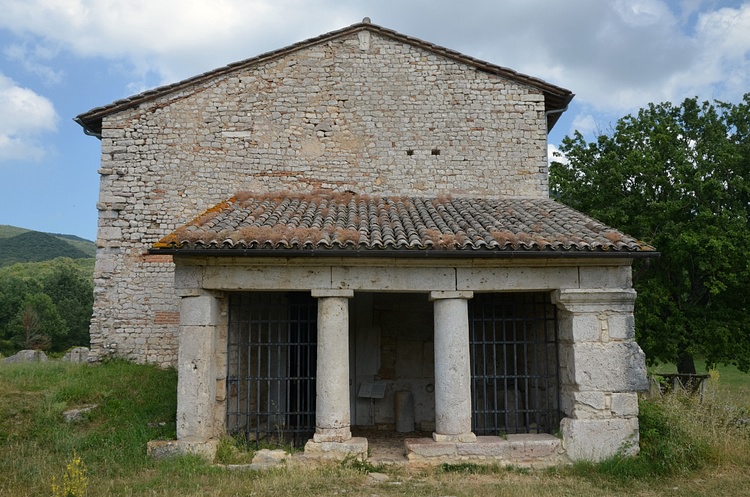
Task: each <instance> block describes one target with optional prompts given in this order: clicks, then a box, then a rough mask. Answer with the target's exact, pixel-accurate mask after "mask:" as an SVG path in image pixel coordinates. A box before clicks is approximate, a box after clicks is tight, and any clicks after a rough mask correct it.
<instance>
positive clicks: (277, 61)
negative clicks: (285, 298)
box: [78, 21, 653, 465]
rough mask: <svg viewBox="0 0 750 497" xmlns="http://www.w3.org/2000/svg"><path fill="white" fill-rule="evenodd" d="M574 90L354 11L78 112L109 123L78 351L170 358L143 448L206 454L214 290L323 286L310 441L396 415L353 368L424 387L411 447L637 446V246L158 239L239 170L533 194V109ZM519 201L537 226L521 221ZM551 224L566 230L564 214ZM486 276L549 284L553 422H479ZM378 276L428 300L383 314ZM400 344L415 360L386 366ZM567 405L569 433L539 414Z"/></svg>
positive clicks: (486, 454) (213, 400) (493, 288)
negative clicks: (480, 313) (85, 343)
mask: <svg viewBox="0 0 750 497" xmlns="http://www.w3.org/2000/svg"><path fill="white" fill-rule="evenodd" d="M570 98H572V94H571V93H570V92H568V91H567V90H564V89H561V88H557V87H554V86H552V85H549V84H547V83H544V82H543V81H540V80H535V79H534V78H531V77H528V76H524V75H520V74H517V73H514V72H513V71H511V70H507V69H504V68H500V67H498V66H492V65H491V64H488V63H484V62H482V61H477V60H475V59H472V58H470V57H467V56H463V55H461V54H458V53H456V52H452V51H450V50H447V49H443V48H441V47H436V46H434V45H431V44H429V43H427V42H423V41H421V40H416V39H413V38H409V37H405V36H403V35H399V34H398V33H395V32H392V31H389V30H386V29H384V28H380V27H378V26H375V25H371V24H370V23H369V21H366V22H363V23H361V24H356V25H353V26H351V27H349V28H344V29H342V30H339V31H335V32H332V33H329V34H327V35H322V36H321V37H318V38H315V39H312V40H307V41H305V42H301V43H298V44H296V45H293V46H291V47H287V48H284V49H280V50H278V51H276V52H272V53H269V54H264V55H261V56H258V57H256V58H254V59H249V60H248V61H244V62H240V63H237V64H233V65H231V66H226V67H225V68H221V69H219V70H216V71H212V72H211V73H206V74H204V75H200V76H196V77H195V78H192V79H190V80H186V81H184V82H180V83H177V84H175V85H172V86H170V87H164V88H161V89H157V90H153V91H152V92H147V93H145V94H142V95H140V96H135V97H132V98H131V99H127V100H123V101H119V102H115V103H114V104H112V105H111V106H109V107H103V108H100V109H94V110H92V111H90V112H89V113H87V114H83V115H81V116H79V118H78V119H79V122H80V123H81V124H82V125H83V126H84V128H85V129H87V130H88V131H89V132H93V133H95V134H99V132H100V134H101V140H102V161H101V168H100V170H99V173H100V175H101V187H100V198H99V202H98V204H97V208H98V210H99V230H98V237H97V246H98V251H97V260H96V267H95V304H94V316H93V319H92V324H91V346H92V350H91V356H90V360H97V359H101V358H103V357H105V356H108V355H112V356H118V357H123V358H126V359H130V360H134V361H138V362H146V363H153V364H158V365H160V366H163V367H169V366H176V367H177V368H178V372H179V383H178V407H177V437H178V441H177V442H160V443H158V444H152V446H151V447H150V449H149V450H151V451H152V452H154V453H165V454H170V453H176V452H184V451H187V452H194V453H199V454H202V455H205V456H207V457H209V458H210V457H211V456H212V455H213V453H214V452H215V448H216V444H217V441H218V439H219V438H220V437H221V436H222V435H223V434H224V433H226V432H227V430H228V427H227V423H228V421H227V417H228V414H227V413H228V412H229V411H228V407H227V406H228V404H229V403H230V400H231V398H232V397H231V391H230V390H229V389H228V388H229V387H228V382H229V379H230V376H231V375H230V373H229V372H228V370H229V369H231V367H230V366H231V364H232V361H230V360H229V357H228V348H229V347H228V344H229V338H228V337H229V332H228V328H229V317H228V316H229V314H230V311H231V307H230V306H229V303H228V300H229V298H228V297H229V296H230V295H231V292H238V291H239V292H266V291H268V292H302V293H307V295H308V296H311V297H312V298H315V299H316V300H317V303H316V305H317V309H318V314H317V329H316V337H317V345H316V346H317V350H316V357H317V361H318V362H317V371H316V373H315V377H316V381H317V383H316V386H315V392H314V393H315V397H314V398H315V400H316V404H315V416H314V424H315V426H314V429H315V432H314V435H312V437H311V438H310V439H309V440H308V441H307V445H306V449H305V453H306V455H310V456H314V457H318V458H321V459H328V458H340V457H347V455H354V456H355V457H359V458H365V457H366V454H367V447H368V446H367V439H366V438H361V437H356V436H352V431H351V427H352V425H355V426H356V425H360V426H361V425H364V424H366V423H368V422H370V423H371V424H372V425H375V423H376V420H377V419H379V420H381V421H383V420H390V421H393V416H391V417H390V418H389V417H388V416H386V415H383V414H381V413H380V411H376V410H375V407H374V403H375V401H374V400H372V398H368V399H366V400H362V399H357V393H356V388H357V386H358V385H357V377H358V376H357V375H361V376H362V377H366V378H367V380H368V381H369V380H372V381H375V380H376V379H377V381H379V382H386V383H388V382H391V381H394V382H393V383H392V384H391V383H389V385H390V386H391V387H393V388H395V387H398V391H401V392H403V391H404V390H405V389H411V392H416V391H419V397H418V400H419V402H418V404H417V406H418V410H417V414H420V416H421V417H420V421H421V422H422V423H424V426H428V425H429V424H430V423H432V425H433V427H434V432H433V436H432V438H420V439H412V440H411V441H409V442H408V443H407V446H406V448H407V450H409V451H410V452H409V454H410V458H411V459H412V460H414V461H417V462H427V461H432V462H440V461H445V460H458V461H463V460H480V461H500V462H502V461H504V462H505V463H513V464H516V463H523V464H526V463H530V464H531V462H533V461H537V462H539V464H541V465H548V464H557V463H559V462H562V461H567V460H601V459H603V458H606V457H609V456H611V455H614V454H615V453H618V452H621V453H625V454H629V453H634V452H635V451H637V448H638V418H637V414H638V403H637V392H638V391H640V390H643V389H645V387H646V386H647V385H646V376H645V361H644V357H643V353H642V351H641V349H640V348H639V347H638V345H637V344H636V343H635V341H634V321H633V305H634V300H635V292H634V291H633V290H632V280H631V270H630V264H631V263H632V257H635V256H634V255H633V252H630V251H628V250H623V251H620V250H619V249H618V248H614V249H612V250H608V249H607V250H597V249H591V248H590V247H588V248H584V249H580V250H578V249H570V250H568V249H567V248H566V249H565V250H553V249H547V248H541V249H539V250H528V251H526V252H524V251H523V250H516V251H506V252H505V253H500V252H502V251H497V253H495V252H493V253H488V250H474V251H472V250H465V251H458V250H456V251H453V253H449V252H450V250H447V251H446V252H444V253H443V254H445V255H443V254H440V253H438V254H436V253H435V251H434V250H433V251H432V252H431V253H429V254H428V253H427V252H428V251H427V250H423V251H421V252H419V251H415V250H411V253H410V254H409V255H410V256H411V258H402V257H400V256H402V255H404V253H405V252H408V251H406V250H404V251H400V252H399V251H398V250H392V251H380V252H379V251H377V250H370V251H368V250H362V251H361V252H362V253H361V254H360V253H359V252H358V250H349V251H346V250H343V249H342V250H340V252H335V251H333V252H329V253H327V254H325V256H321V255H317V254H318V252H315V253H313V252H312V251H308V252H307V253H304V254H303V253H302V252H304V251H300V250H298V251H297V254H296V255H299V256H300V257H294V256H290V255H289V254H290V253H292V251H291V249H290V250H289V251H287V252H286V253H282V252H281V251H279V252H276V251H274V252H269V251H268V250H265V249H264V250H265V252H264V253H262V254H261V252H263V251H255V252H253V250H251V249H247V250H236V251H234V252H229V251H227V250H224V249H221V248H218V249H215V250H213V251H205V252H203V253H201V251H200V250H183V251H182V252H181V251H180V250H181V248H180V247H178V248H174V247H172V248H165V249H164V250H162V249H161V247H156V248H155V247H154V246H155V244H156V243H157V242H158V241H160V240H162V239H163V238H164V237H165V236H167V235H169V234H170V233H173V232H174V231H175V230H176V229H177V228H179V227H181V226H183V225H185V224H186V223H188V222H190V221H191V220H193V219H195V218H196V217H197V216H199V215H201V214H204V213H205V214H206V215H207V218H204V219H215V217H216V216H217V212H218V211H217V209H214V207H215V206H217V205H219V204H221V203H222V202H224V201H225V200H226V199H228V198H229V197H231V196H232V195H234V194H235V193H237V192H240V191H252V192H256V193H260V194H263V193H268V194H272V193H278V194H279V195H281V196H283V198H284V199H285V200H286V199H288V198H289V197H290V196H291V194H297V193H320V192H325V193H345V192H349V193H355V194H358V195H363V196H367V195H373V196H388V195H393V196H414V197H434V198H440V197H443V198H445V197H454V196H455V197H469V198H474V199H487V198H492V199H499V198H507V197H515V198H527V199H533V200H535V201H538V200H539V199H545V198H546V197H547V196H548V179H547V174H548V171H547V141H546V140H547V131H548V129H547V126H548V120H549V119H550V117H549V116H550V112H552V113H559V112H562V111H563V110H564V109H565V105H566V104H567V102H568V101H569V100H570ZM503 212H504V213H503V214H502V216H504V217H509V216H508V215H506V212H507V211H503ZM549 213H550V210H545V211H544V212H543V213H542V214H541V215H542V216H544V215H547V214H549ZM211 216H213V217H211ZM519 217H523V216H519ZM567 220H569V218H566V221H567ZM523 222H525V223H526V224H525V225H524V226H525V229H526V230H527V231H533V229H534V228H533V227H531V224H533V223H535V222H536V221H534V220H532V221H529V220H528V219H526V220H524V221H523ZM457 223H458V222H456V224H457ZM592 223H593V221H592ZM521 224H523V223H521ZM222 226H224V225H222ZM520 230H521V231H523V230H524V228H521V229H520ZM224 231H226V230H224ZM560 231H563V232H565V233H561V236H565V237H567V235H571V237H573V238H575V237H576V236H577V235H578V233H568V231H571V229H570V228H569V225H566V227H562V228H560ZM579 231H581V230H579ZM222 233H224V232H222ZM517 235H519V236H524V235H526V236H528V232H523V233H521V232H519V233H517ZM217 236H224V235H223V234H217ZM514 236H515V235H514ZM610 241H611V240H610ZM613 243H614V242H613ZM647 250H653V248H650V247H649V248H648V249H647ZM633 251H636V249H633ZM396 252H398V254H396ZM415 252H419V253H418V254H417V255H419V256H422V255H424V256H427V255H430V257H429V258H426V257H422V258H417V257H415V256H414V254H415ZM531 252H534V253H531ZM613 252H615V253H613ZM259 254H260V255H259ZM352 254H354V255H357V256H358V257H353V256H352ZM389 254H390V255H389ZM301 255H305V256H306V257H301ZM309 255H314V257H308V256H309ZM638 255H642V254H638ZM482 292H491V293H511V292H519V293H522V292H526V293H532V292H535V293H540V294H543V295H544V297H545V299H548V300H547V303H548V305H550V306H551V305H553V304H554V305H555V306H556V310H557V315H556V316H557V317H556V319H557V320H556V321H555V322H556V323H557V324H556V325H554V326H553V328H559V330H557V331H556V333H557V340H556V342H553V344H554V345H553V347H554V353H553V354H551V356H550V357H552V356H554V361H555V364H556V361H559V365H558V370H559V381H558V380H557V378H558V376H555V380H554V383H553V385H554V388H548V391H549V392H554V397H553V398H552V397H551V398H550V400H548V401H546V402H547V404H548V405H551V406H553V409H554V426H552V427H551V428H550V427H549V426H547V427H545V428H544V431H546V433H539V431H542V430H539V429H537V428H538V426H536V425H534V426H532V424H533V423H530V424H529V425H528V426H527V428H528V430H527V431H526V432H523V433H519V434H512V435H509V436H508V437H507V438H503V436H502V433H498V432H499V431H501V430H499V425H497V426H496V427H495V428H493V430H495V431H496V432H495V433H492V434H491V435H492V436H488V435H487V434H482V435H480V436H477V434H476V433H474V432H473V431H472V429H474V430H477V427H476V426H472V422H473V421H472V409H473V407H474V406H472V402H474V401H473V399H472V388H473V386H472V378H473V377H472V372H471V362H472V359H471V358H470V350H471V349H470V341H469V335H470V322H469V311H468V310H469V301H470V300H471V299H473V298H475V296H476V295H477V294H478V293H482ZM387 293H390V294H391V297H392V298H394V299H399V298H401V299H403V300H406V299H404V298H403V297H399V294H401V295H406V294H410V295H414V294H419V295H420V298H424V303H425V305H427V304H429V307H419V309H427V310H428V312H426V313H425V314H426V315H431V316H433V318H434V322H433V323H430V324H429V325H426V326H420V327H418V328H413V329H409V328H405V327H403V326H402V327H400V326H399V325H403V324H404V323H395V324H394V323H392V322H390V321H388V320H381V319H379V316H380V313H381V312H389V310H392V309H393V308H394V307H393V305H392V304H389V301H388V300H387V299H381V298H380V297H378V298H376V296H378V295H382V294H387ZM550 296H551V300H549V299H550ZM428 299H429V300H428ZM410 302H412V303H413V302H417V300H410ZM550 302H551V303H550ZM383 304H387V305H385V306H384V307H383ZM377 305H380V306H381V307H377ZM376 307H377V308H376ZM391 321H392V320H391ZM381 327H386V328H389V329H385V330H381ZM405 330H406V331H408V333H404V331H405ZM399 333H400V334H401V335H400V337H401V338H403V340H402V341H401V342H399V341H398V340H396V337H397V336H398V334H399ZM246 335H247V336H249V335H250V332H249V331H248V332H246ZM352 338H356V339H358V340H361V341H360V342H358V341H356V340H355V341H353V340H352ZM398 343H401V345H402V346H403V347H404V348H403V350H402V351H400V352H396V351H395V350H396V349H395V347H396V345H395V344H398ZM498 347H499V346H498ZM428 349H429V350H428ZM352 351H354V355H352ZM360 352H362V357H360V356H358V355H357V354H359V353H360ZM381 352H382V354H381ZM399 354H402V355H408V358H407V360H408V361H409V366H410V367H409V368H408V373H406V372H404V371H403V368H402V371H401V374H400V375H397V374H396V373H397V371H398V368H397V367H396V360H397V359H398V358H399ZM352 357H354V358H355V359H354V360H353V359H352ZM381 357H382V359H383V362H382V363H381V362H380V359H381ZM362 358H364V361H363V362H361V363H360V364H359V365H357V364H356V362H357V359H362ZM402 361H403V358H402ZM545 361H546V360H545ZM277 362H278V361H277ZM552 362H553V361H549V362H545V364H549V363H552ZM386 373H388V374H386ZM396 376H398V378H396ZM353 378H354V381H352V379H353ZM360 379H361V378H360ZM396 380H397V381H400V382H401V383H398V384H397V383H395V381H396ZM558 383H559V385H558ZM558 387H559V389H558ZM545 388H546V387H545ZM519 391H520V390H519ZM537 391H538V389H537ZM508 392H510V390H508V388H507V386H506V392H505V395H509V393H508ZM515 392H516V389H515V388H514V389H513V390H512V393H513V395H514V396H515V395H516V394H515ZM407 393H408V392H407ZM558 393H559V395H558ZM393 397H394V395H393V392H389V395H385V394H384V395H383V398H382V399H380V400H378V402H379V403H380V405H379V407H378V409H381V408H382V409H383V410H386V406H387V407H388V409H387V410H389V411H390V410H391V409H390V407H391V406H390V404H389V402H391V399H392V398H393ZM558 403H559V405H558ZM363 404H364V405H369V406H370V408H371V410H368V411H363V410H362V408H363ZM252 409H256V408H252ZM252 409H251V408H248V411H250V410H252ZM495 409H496V410H497V409H498V408H497V407H495ZM519 409H520V408H516V411H515V412H521V411H520V410H519ZM558 414H559V417H558ZM378 416H379V417H378ZM550 417H552V415H551V416H550ZM560 418H562V421H561V422H560V423H559V428H560V432H561V434H562V440H560V439H558V438H557V437H555V436H554V435H553V432H554V431H555V430H556V429H557V427H558V423H557V421H558V420H559V419H560ZM368 420H369V421H368ZM393 424H397V423H393ZM410 424H411V425H413V424H414V423H413V421H411V423H410ZM532 465H533V464H532Z"/></svg>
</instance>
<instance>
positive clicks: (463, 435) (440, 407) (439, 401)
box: [430, 291, 476, 442]
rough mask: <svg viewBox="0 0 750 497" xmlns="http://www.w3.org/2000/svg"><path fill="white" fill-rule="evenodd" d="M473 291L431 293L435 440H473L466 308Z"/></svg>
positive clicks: (467, 315)
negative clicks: (433, 336)
mask: <svg viewBox="0 0 750 497" xmlns="http://www.w3.org/2000/svg"><path fill="white" fill-rule="evenodd" d="M473 296H474V294H473V292H468V291H467V292H431V293H430V300H432V301H433V302H434V306H435V433H433V435H432V437H433V439H434V440H435V441H436V442H475V441H476V435H474V433H472V431H471V364H470V357H469V307H468V299H470V298H472V297H473Z"/></svg>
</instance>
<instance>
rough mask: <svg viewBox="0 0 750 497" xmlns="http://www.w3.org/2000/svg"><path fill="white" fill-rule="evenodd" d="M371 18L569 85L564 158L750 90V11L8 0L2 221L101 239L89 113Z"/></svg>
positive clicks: (0, 117)
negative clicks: (688, 103)
mask: <svg viewBox="0 0 750 497" xmlns="http://www.w3.org/2000/svg"><path fill="white" fill-rule="evenodd" d="M364 17H370V19H371V20H372V22H373V23H374V24H377V25H380V26H383V27H385V28H389V29H393V30H395V31H398V32H399V33H401V34H404V35H408V36H413V37H416V38H420V39H422V40H426V41H429V42H431V43H435V44H437V45H441V46H443V47H446V48H450V49H453V50H457V51H459V52H462V53H464V54H466V55H470V56H472V57H476V58H479V59H482V60H485V61H488V62H491V63H493V64H496V65H500V66H504V67H508V68H511V69H513V70H516V71H518V72H521V73H524V74H527V75H530V76H534V77H537V78H540V79H543V80H545V81H547V82H549V83H552V84H555V85H558V86H562V87H564V88H567V89H569V90H571V91H572V92H573V93H575V94H576V97H575V99H574V100H573V102H572V103H571V105H570V107H569V109H568V111H567V112H566V113H565V114H563V116H562V118H561V119H560V120H559V121H558V122H557V124H556V125H555V128H554V129H553V130H552V131H551V133H550V135H549V147H548V148H549V149H550V150H551V151H552V150H554V149H555V148H556V147H557V146H558V145H559V144H560V143H561V141H562V139H563V138H564V137H565V136H566V135H571V134H572V133H573V132H574V131H575V130H578V131H580V132H581V133H583V134H584V136H585V137H586V138H587V139H589V140H592V139H594V138H595V137H596V135H597V134H598V133H606V132H608V131H609V130H611V129H612V126H613V125H614V123H615V122H616V121H617V119H619V118H620V117H622V116H625V115H627V114H633V113H636V112H637V111H638V109H640V108H641V107H644V106H646V105H648V103H650V102H654V103H658V102H665V101H670V102H674V103H675V104H679V103H680V102H682V101H683V100H684V99H685V98H692V97H698V98H699V99H700V100H714V99H718V100H722V101H726V102H732V103H738V102H739V101H740V100H741V98H742V95H743V94H744V93H747V92H750V0H462V1H456V0H348V1H347V0H0V224H10V225H14V226H20V227H24V228H29V229H34V230H38V231H46V232H52V233H65V234H73V235H78V236H80V237H82V238H86V239H89V240H95V238H96V226H97V211H96V202H97V198H98V188H99V175H98V173H97V170H98V168H99V160H100V150H101V148H100V146H101V143H100V142H99V140H97V139H96V138H94V137H91V136H86V135H84V133H83V130H82V128H81V127H80V126H79V125H78V124H76V123H75V122H74V121H73V118H74V117H75V116H77V115H78V114H81V113H83V112H86V111H88V110H90V109H92V108H94V107H99V106H102V105H106V104H109V103H111V102H113V101H115V100H118V99H120V98H124V97H128V96H131V95H134V94H137V93H140V92H142V91H145V90H148V89H151V88H155V87H158V86H161V85H165V84H170V83H173V82H176V81H180V80H182V79H186V78H189V77H191V76H194V75H197V74H200V73H203V72H206V71H209V70H212V69H215V68H218V67H221V66H224V65H226V64H229V63H232V62H235V61H240V60H244V59H247V58H250V57H254V56H256V55H259V54H261V53H264V52H268V51H271V50H275V49H278V48H282V47H284V46H287V45H290V44H292V43H296V42H298V41H302V40H304V39H307V38H311V37H315V36H318V35H320V34H323V33H327V32H329V31H333V30H336V29H339V28H343V27H346V26H349V25H351V24H355V23H357V22H361V20H362V19H363V18H364Z"/></svg>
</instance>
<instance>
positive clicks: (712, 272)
mask: <svg viewBox="0 0 750 497" xmlns="http://www.w3.org/2000/svg"><path fill="white" fill-rule="evenodd" d="M560 150H561V152H562V154H563V155H564V156H565V157H566V158H567V162H565V163H563V162H554V163H553V164H552V165H551V168H550V189H551V194H552V196H554V197H556V198H557V199H559V200H560V201H562V202H563V203H565V204H568V205H570V206H571V207H574V208H576V209H578V210H580V211H583V212H585V213H587V214H589V215H591V216H593V217H595V218H597V219H599V220H601V221H602V222H604V223H607V224H610V225H612V226H614V227H616V228H618V229H620V230H622V231H625V232H627V233H629V234H631V235H633V236H636V237H638V238H640V239H642V240H644V241H645V242H647V243H649V244H652V245H654V246H655V247H656V248H657V249H658V250H659V251H660V252H661V257H660V258H659V259H657V260H650V261H645V262H642V261H636V262H635V264H634V286H635V288H636V290H637V291H638V294H639V297H638V300H637V303H636V333H637V339H638V341H639V343H640V344H641V346H642V347H643V349H644V351H645V352H646V355H647V357H648V358H649V360H650V361H651V362H671V363H676V364H677V365H678V369H679V370H680V371H681V372H695V366H694V362H693V358H694V357H695V356H701V357H703V358H705V359H706V361H707V363H708V364H709V365H712V364H716V363H719V362H721V363H731V364H735V365H737V366H738V367H739V368H740V369H742V370H743V371H748V370H750V319H749V316H748V310H750V257H748V256H749V255H750V254H749V252H750V94H746V95H745V96H744V99H743V101H742V102H741V103H739V104H736V105H733V104H727V103H722V102H714V103H710V102H703V103H700V102H698V100H697V99H695V98H693V99H687V100H685V101H684V102H683V103H682V104H681V105H679V106H675V105H673V104H670V103H662V104H658V105H655V104H650V105H649V106H648V107H647V108H644V109H641V110H640V111H639V112H638V114H637V115H636V116H632V115H628V116H625V117H623V118H621V119H620V120H619V121H618V122H617V123H616V125H615V127H614V129H613V130H612V131H611V132H610V133H607V134H601V135H600V136H598V137H597V138H596V140H595V141H593V142H591V143H587V142H586V140H585V139H584V137H583V136H582V135H581V134H580V133H578V132H576V133H575V134H574V135H573V136H572V137H566V138H565V139H564V140H563V143H562V145H561V147H560Z"/></svg>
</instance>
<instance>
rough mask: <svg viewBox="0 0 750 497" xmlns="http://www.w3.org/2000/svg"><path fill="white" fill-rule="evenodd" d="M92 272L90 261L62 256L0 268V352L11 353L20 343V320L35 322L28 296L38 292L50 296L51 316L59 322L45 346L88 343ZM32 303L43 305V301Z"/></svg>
mask: <svg viewBox="0 0 750 497" xmlns="http://www.w3.org/2000/svg"><path fill="white" fill-rule="evenodd" d="M92 272H93V260H81V259H79V260H76V261H74V260H72V259H68V258H64V257H59V258H57V259H54V260H50V261H44V262H35V263H19V264H14V265H12V266H7V267H2V268H0V351H2V352H3V353H4V354H8V353H13V352H15V351H17V350H18V349H19V348H21V347H23V346H24V344H23V342H24V339H22V338H21V337H22V335H23V333H22V328H24V322H26V324H27V325H29V326H30V325H31V324H33V323H34V322H35V321H34V317H36V318H37V320H38V319H41V318H42V316H40V315H39V312H38V311H39V309H37V308H36V307H33V306H32V308H31V310H29V305H28V304H29V299H31V298H32V297H35V296H37V297H35V298H37V299H43V297H38V296H40V295H41V296H45V297H47V298H49V299H50V302H52V306H53V307H54V315H56V316H57V318H59V319H60V321H61V323H62V324H61V325H60V326H57V325H55V327H54V329H55V332H54V333H53V334H52V335H50V336H49V338H50V339H51V342H50V343H49V344H48V347H49V348H50V349H52V350H53V351H63V350H66V349H67V348H69V347H71V346H73V345H88V344H89V321H90V320H91V313H92V307H93V281H92ZM35 302H37V304H36V305H37V306H42V307H43V308H46V306H45V304H40V303H39V302H38V301H35ZM24 314H25V321H24V318H23V317H22V316H23V315H24ZM50 319H52V318H50ZM26 329H28V330H31V328H26ZM36 346H37V347H41V346H42V344H41V343H38V344H37V345H36Z"/></svg>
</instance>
